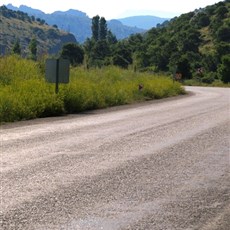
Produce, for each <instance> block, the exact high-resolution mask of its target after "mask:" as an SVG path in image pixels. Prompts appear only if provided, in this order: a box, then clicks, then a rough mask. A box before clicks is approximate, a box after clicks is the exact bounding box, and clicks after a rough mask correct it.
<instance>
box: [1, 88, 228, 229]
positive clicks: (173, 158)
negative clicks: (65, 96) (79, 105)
mask: <svg viewBox="0 0 230 230" xmlns="http://www.w3.org/2000/svg"><path fill="white" fill-rule="evenodd" d="M187 90H188V91H190V94H189V95H186V96H179V97H175V98H174V99H166V100H159V101H154V102H146V103H142V104H135V105H131V106H121V107H116V108H111V109H106V110H99V111H91V112H88V113H85V114H80V115H79V114H78V115H70V116H64V117H59V118H46V119H37V120H33V121H25V122H17V123H13V124H7V125H3V126H2V127H1V130H0V132H1V133H0V139H1V146H0V147H1V149H0V150H1V151H0V152H1V155H0V159H1V165H0V167H1V186H0V187H1V193H0V196H1V217H0V220H1V225H0V228H1V229H7V230H8V229H17V230H18V229H23V230H25V229H34V230H43V229H44V230H49V229H61V230H65V229H71V230H78V229H79V230H81V229H82V230H91V229H95V230H99V229H105V230H110V229H111V230H117V229H143V230H145V229H150V230H155V229H156V230H160V229H162V230H163V229H170V230H173V229H175V230H180V229H181V230H182V229H183V230H184V229H190V230H191V229H197V230H198V229H199V230H200V229H202V230H208V229H223V230H229V229H230V152H229V151H230V142H229V141H230V90H229V89H224V88H199V87H188V88H187Z"/></svg>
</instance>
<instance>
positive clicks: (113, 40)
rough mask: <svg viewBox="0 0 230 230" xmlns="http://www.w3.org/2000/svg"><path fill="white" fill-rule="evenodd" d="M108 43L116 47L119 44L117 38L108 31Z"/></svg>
mask: <svg viewBox="0 0 230 230" xmlns="http://www.w3.org/2000/svg"><path fill="white" fill-rule="evenodd" d="M107 41H108V43H109V44H110V45H114V44H116V43H117V38H116V36H115V35H114V34H113V33H112V32H111V30H108V32H107Z"/></svg>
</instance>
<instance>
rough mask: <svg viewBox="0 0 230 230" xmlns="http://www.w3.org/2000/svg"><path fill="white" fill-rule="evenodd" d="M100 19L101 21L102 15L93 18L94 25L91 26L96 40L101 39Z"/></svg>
mask: <svg viewBox="0 0 230 230" xmlns="http://www.w3.org/2000/svg"><path fill="white" fill-rule="evenodd" d="M99 21H100V17H99V16H98V15H97V16H94V17H93V18H92V26H91V29H92V38H93V39H94V40H95V41H98V40H99Z"/></svg>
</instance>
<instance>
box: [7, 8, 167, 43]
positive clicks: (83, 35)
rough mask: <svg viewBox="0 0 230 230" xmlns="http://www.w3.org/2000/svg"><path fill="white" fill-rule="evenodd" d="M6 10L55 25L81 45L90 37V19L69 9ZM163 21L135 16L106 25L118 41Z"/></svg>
mask: <svg viewBox="0 0 230 230" xmlns="http://www.w3.org/2000/svg"><path fill="white" fill-rule="evenodd" d="M7 8H9V9H12V10H16V11H17V10H20V11H23V12H25V13H27V14H28V15H30V16H34V17H36V18H40V19H42V20H45V21H46V22H47V23H48V24H49V25H57V26H58V28H60V29H61V30H65V31H67V32H70V33H72V34H73V35H74V36H75V38H76V39H77V41H78V42H80V43H83V42H84V41H85V40H86V39H87V38H89V37H91V18H89V17H88V16H87V14H86V13H84V12H81V11H79V10H74V9H70V10H68V11H55V12H53V13H52V14H45V13H44V12H42V11H41V10H37V9H33V8H31V7H28V6H25V5H21V6H20V7H15V6H13V5H12V4H8V5H7ZM101 16H103V15H101ZM151 20H152V22H151ZM164 20H165V19H162V18H158V17H154V16H147V17H146V16H143V17H142V16H137V17H130V18H124V19H117V20H116V19H113V20H109V21H107V25H108V29H110V30H111V31H112V33H113V34H115V35H116V37H117V38H118V39H124V38H127V37H129V36H130V35H131V34H136V33H144V32H145V31H146V30H147V29H150V28H152V27H155V26H156V25H157V24H158V23H162V22H163V21H164ZM138 21H139V23H138ZM63 22H65V23H63ZM137 25H138V26H137Z"/></svg>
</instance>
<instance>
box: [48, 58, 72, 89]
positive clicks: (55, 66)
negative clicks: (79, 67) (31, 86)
mask: <svg viewBox="0 0 230 230" xmlns="http://www.w3.org/2000/svg"><path fill="white" fill-rule="evenodd" d="M69 65H70V62H69V60H67V59H63V58H60V59H47V60H46V68H45V75H46V81H47V82H49V83H55V84H56V90H55V91H56V93H58V84H59V83H64V84H66V83H69Z"/></svg>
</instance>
